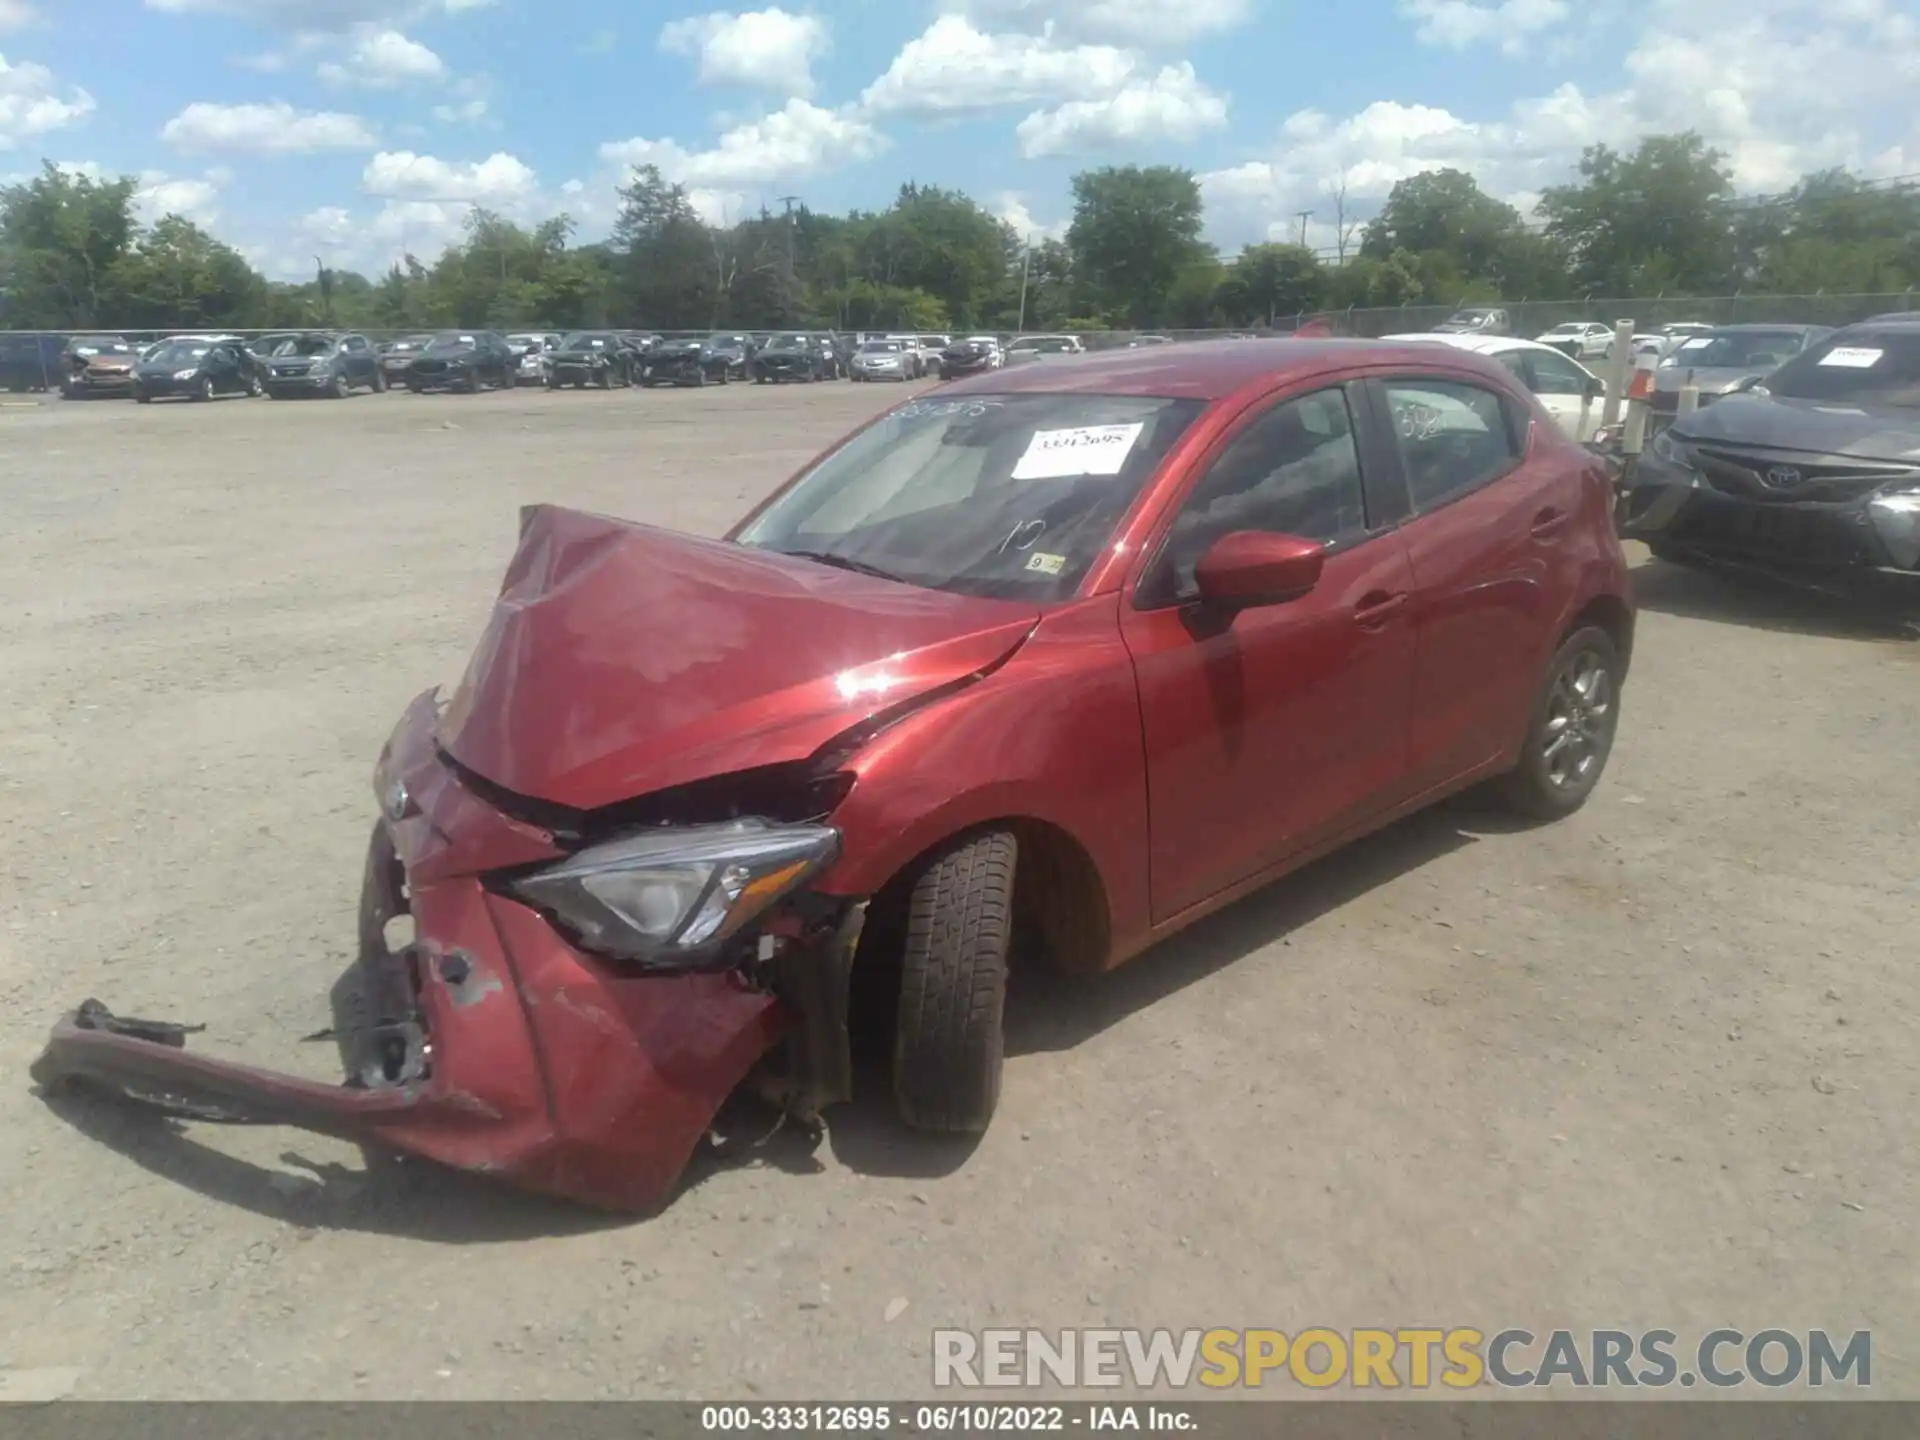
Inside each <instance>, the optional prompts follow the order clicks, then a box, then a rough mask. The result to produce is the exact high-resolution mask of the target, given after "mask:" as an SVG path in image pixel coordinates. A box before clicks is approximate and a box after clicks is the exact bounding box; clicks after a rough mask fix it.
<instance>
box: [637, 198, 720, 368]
mask: <svg viewBox="0 0 1920 1440" xmlns="http://www.w3.org/2000/svg"><path fill="white" fill-rule="evenodd" d="M613 248H614V250H615V251H616V252H617V254H618V255H619V256H620V264H619V277H618V280H619V308H620V309H621V310H623V311H624V312H625V315H624V318H625V319H626V321H627V323H629V324H633V325H641V326H657V327H659V328H661V329H669V330H673V329H692V328H694V327H696V326H703V325H709V324H711V323H713V318H714V314H715V311H716V309H717V306H718V299H719V296H720V294H721V293H723V291H724V286H722V285H719V284H717V283H716V282H717V281H719V280H723V279H724V278H725V264H724V259H723V258H717V250H716V245H715V242H714V239H713V237H712V235H710V234H709V233H708V230H707V227H706V225H704V224H703V223H702V222H701V220H700V217H699V215H697V214H696V213H695V212H694V209H693V204H692V202H691V201H690V200H689V199H688V198H687V191H686V187H685V186H682V185H673V184H669V183H668V182H667V181H666V179H665V178H664V177H663V176H662V175H661V174H660V170H659V167H658V166H654V165H642V166H639V167H638V168H636V169H635V170H634V171H633V174H632V178H631V179H630V180H629V181H628V183H627V184H626V185H625V186H624V187H623V188H622V189H621V191H620V214H619V217H618V218H617V219H616V220H615V221H614V226H613Z"/></svg>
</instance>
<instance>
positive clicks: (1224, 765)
mask: <svg viewBox="0 0 1920 1440" xmlns="http://www.w3.org/2000/svg"><path fill="white" fill-rule="evenodd" d="M1354 393H1357V391H1356V392H1354ZM1354 420H1355V408H1354V405H1353V401H1352V398H1351V396H1350V387H1345V386H1340V385H1334V386H1331V387H1326V388H1320V389H1316V390H1314V391H1312V392H1311V393H1307V394H1295V395H1292V396H1287V397H1284V398H1280V399H1275V400H1272V401H1269V402H1263V403H1261V404H1260V405H1258V406H1257V407H1255V408H1254V409H1253V410H1252V411H1251V412H1250V413H1249V414H1247V415H1246V416H1243V417H1241V419H1240V421H1239V422H1237V423H1236V424H1235V426H1234V427H1233V428H1232V429H1231V430H1230V431H1229V432H1228V433H1227V434H1226V435H1225V436H1224V437H1223V438H1222V439H1221V441H1220V442H1219V443H1217V444H1216V445H1215V446H1214V447H1213V448H1212V450H1211V451H1210V453H1209V454H1208V456H1207V457H1206V458H1205V459H1203V460H1202V461H1201V462H1200V464H1199V465H1198V466H1197V467H1196V473H1197V478H1196V480H1195V481H1194V483H1193V485H1192V486H1191V489H1190V492H1189V493H1188V494H1186V495H1185V496H1184V497H1182V499H1181V500H1180V502H1179V503H1178V505H1177V506H1176V507H1175V509H1174V512H1173V514H1172V516H1171V519H1170V521H1169V523H1168V525H1167V527H1166V528H1165V530H1164V532H1163V538H1162V539H1161V540H1160V541H1159V542H1157V544H1154V545H1149V546H1148V547H1147V552H1146V553H1147V554H1149V555H1150V556H1151V557H1152V558H1151V559H1149V560H1148V561H1147V562H1146V564H1145V565H1144V566H1143V568H1142V570H1141V571H1140V573H1139V577H1138V580H1137V583H1136V584H1135V586H1134V587H1133V589H1132V591H1131V594H1130V595H1129V597H1128V598H1127V599H1125V600H1123V602H1122V605H1121V629H1122V634H1123V636H1124V637H1125V640H1126V643H1127V647H1128V649H1129V651H1130V652H1131V654H1132V656H1133V662H1134V672H1135V677H1136V681H1137V684H1138V687H1139V696H1140V713H1141V723H1142V727H1143V731H1144V739H1145V742H1146V757H1147V784H1148V793H1149V798H1150V803H1151V824H1150V831H1151V833H1150V837H1149V853H1150V857H1151V860H1150V863H1151V872H1150V883H1149V889H1150V892H1151V895H1150V900H1151V909H1152V913H1153V919H1154V921H1155V923H1160V922H1162V921H1165V920H1168V919H1170V918H1171V917H1173V916H1175V915H1177V914H1179V913H1180V912H1181V911H1183V910H1185V909H1187V908H1188V907H1190V906H1192V905H1194V904H1196V903H1198V902H1200V901H1203V900H1205V899H1207V898H1208V897H1209V896H1211V895H1214V894H1216V893H1218V892H1219V891H1221V890H1223V889H1226V888H1228V887H1230V886H1232V885H1235V884H1237V883H1239V882H1240V881H1242V880H1246V879H1248V878H1250V877H1252V876H1254V875H1257V874H1258V873H1260V872H1261V871H1263V870H1265V869H1267V868H1268V867H1270V866H1273V865H1276V864H1278V863H1280V862H1282V861H1284V860H1285V859H1287V858H1288V857H1289V856H1291V855H1295V854H1298V853H1300V852H1301V851H1303V850H1306V849H1308V848H1310V847H1312V846H1314V845H1316V844H1318V843H1320V842H1322V841H1324V840H1326V839H1327V838H1329V837H1330V836H1333V835H1335V834H1336V833H1338V832H1339V831H1341V830H1342V829H1344V828H1347V827H1349V826H1352V825H1353V824H1355V823H1357V822H1358V821H1360V820H1361V819H1362V818H1364V817H1365V816H1366V815H1368V814H1370V813H1373V812H1376V811H1378V810H1379V809H1381V808H1383V807H1384V806H1385V805H1386V804H1388V803H1390V798H1391V796H1392V795H1394V794H1395V793H1397V792H1398V791H1399V790H1401V789H1402V787H1403V777H1404V770H1405V765H1406V731H1407V718H1408V717H1407V711H1408V705H1409V703H1410V699H1411V690H1412V683H1413V638H1412V630H1411V628H1410V625H1409V618H1410V613H1409V612H1410V609H1411V606H1410V605H1409V603H1408V597H1409V592H1410V588H1411V585H1412V574H1411V570H1410V568H1409V565H1408V561H1407V556H1406V552H1405V550H1404V549H1403V547H1402V545H1401V541H1400V538H1399V536H1398V534H1397V533H1395V530H1394V528H1393V527H1394V524H1395V522H1396V521H1397V520H1398V519H1399V518H1400V517H1399V515H1398V514H1397V513H1396V512H1394V511H1393V510H1392V509H1391V507H1390V496H1391V492H1390V491H1389V492H1387V494H1388V496H1389V504H1387V505H1382V504H1381V503H1380V502H1379V501H1377V500H1376V499H1375V498H1374V497H1373V495H1372V493H1371V476H1372V470H1373V466H1372V465H1371V464H1363V461H1362V454H1363V451H1362V446H1363V442H1364V439H1365V437H1364V436H1363V434H1362V433H1361V432H1360V431H1359V430H1358V428H1357V427H1356V425H1355V423H1354ZM1243 530H1261V531H1270V532H1274V533H1281V534H1293V535H1300V536H1304V537H1306V538H1309V539H1314V540H1320V541H1323V542H1325V543H1326V544H1327V546H1328V552H1327V556H1326V563H1325V569H1324V572H1323V574H1322V576H1321V579H1320V583H1319V584H1318V585H1317V586H1316V587H1315V588H1314V589H1313V590H1312V591H1311V592H1309V593H1308V594H1306V595H1304V596H1302V597H1300V598H1299V599H1297V600H1293V601H1290V602H1288V603H1286V604H1282V605H1272V606H1266V607H1260V608H1253V609H1246V610H1241V611H1240V612H1238V613H1237V614H1232V615H1225V614H1221V613H1218V612H1215V611H1211V610H1209V609H1208V608H1207V607H1206V606H1204V605H1202V604H1201V603H1199V602H1198V600H1197V597H1196V593H1195V591H1194V587H1193V567H1194V565H1195V563H1196V562H1197V561H1198V560H1199V558H1200V556H1201V555H1202V554H1203V553H1204V552H1205V550H1206V549H1207V547H1208V546H1209V545H1211V544H1212V543H1213V542H1214V541H1216V540H1218V539H1219V538H1220V537H1221V536H1223V535H1226V534H1229V533H1232V532H1235V531H1243Z"/></svg>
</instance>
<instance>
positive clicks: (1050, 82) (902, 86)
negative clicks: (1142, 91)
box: [861, 15, 1136, 115]
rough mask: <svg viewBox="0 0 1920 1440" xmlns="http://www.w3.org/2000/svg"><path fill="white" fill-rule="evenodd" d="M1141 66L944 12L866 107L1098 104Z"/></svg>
mask: <svg viewBox="0 0 1920 1440" xmlns="http://www.w3.org/2000/svg"><path fill="white" fill-rule="evenodd" d="M1135 63H1136V62H1135V60H1134V57H1133V56H1132V55H1131V54H1129V53H1128V52H1127V51H1125V50H1118V49H1115V48H1114V47H1113V46H1111V45H1060V44H1056V43H1054V42H1053V41H1052V40H1051V39H1048V38H1046V37H1035V36H1031V35H1019V34H988V33H986V32H984V31H981V30H978V29H975V28H974V26H973V24H972V22H970V21H969V20H967V19H966V18H965V17H963V16H959V15H942V16H941V17H940V18H939V19H937V20H935V21H934V22H933V24H932V25H930V26H928V27H927V29H926V31H925V32H924V33H923V34H921V35H919V36H916V37H915V38H914V39H912V40H909V41H908V42H907V43H906V45H905V46H903V47H902V48H901V51H900V53H899V54H898V55H896V56H895V57H894V59H893V63H892V64H891V65H889V66H888V67H887V70H886V73H885V74H883V75H882V76H881V77H880V78H879V79H878V80H875V81H874V82H873V83H872V84H871V85H869V86H868V87H867V89H866V93H865V94H863V95H862V96H861V103H862V104H864V105H865V106H866V107H867V108H868V109H870V110H872V111H873V112H874V113H876V114H882V115H886V114H895V115H954V114H967V113H979V112H982V111H987V110H994V109H999V108H1001V107H1003V106H1009V105H1037V104H1043V103H1049V102H1051V103H1055V104H1059V103H1062V102H1072V101H1075V100H1093V99H1098V98H1100V97H1102V96H1107V95H1111V94H1112V93H1113V92H1114V91H1116V90H1117V89H1119V87H1120V86H1121V85H1122V84H1124V83H1125V82H1126V81H1127V79H1128V78H1129V77H1130V76H1131V75H1132V74H1133V72H1134V67H1135Z"/></svg>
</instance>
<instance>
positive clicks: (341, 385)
mask: <svg viewBox="0 0 1920 1440" xmlns="http://www.w3.org/2000/svg"><path fill="white" fill-rule="evenodd" d="M352 391H353V387H352V386H350V385H348V384H347V377H346V376H345V375H335V376H334V377H333V384H332V385H330V386H328V387H327V394H328V395H330V396H332V397H333V398H334V399H335V400H344V399H346V398H347V396H348V395H350V394H351V393H352Z"/></svg>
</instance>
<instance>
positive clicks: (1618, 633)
mask: <svg viewBox="0 0 1920 1440" xmlns="http://www.w3.org/2000/svg"><path fill="white" fill-rule="evenodd" d="M1589 625H1595V626H1598V627H1599V628H1600V629H1602V630H1604V631H1606V632H1607V638H1609V639H1610V640H1612V641H1613V648H1614V649H1615V650H1617V651H1618V652H1619V653H1620V678H1621V679H1622V680H1625V679H1626V678H1627V667H1628V664H1629V663H1630V662H1631V660H1632V659H1633V611H1632V610H1631V609H1630V608H1629V607H1628V606H1627V603H1626V602H1625V601H1624V600H1622V599H1621V598H1620V597H1619V596H1618V595H1596V596H1594V598H1593V599H1591V600H1589V601H1588V602H1587V603H1586V605H1585V607H1584V608H1583V609H1582V610H1581V611H1580V613H1579V614H1578V615H1575V616H1574V617H1573V621H1572V623H1570V624H1569V625H1568V626H1567V630H1566V634H1565V635H1562V636H1561V637H1560V639H1561V641H1562V642H1564V641H1565V640H1566V638H1567V636H1568V635H1571V634H1573V632H1574V631H1576V630H1584V629H1586V628H1587V626H1589ZM1556 648H1557V647H1556Z"/></svg>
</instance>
